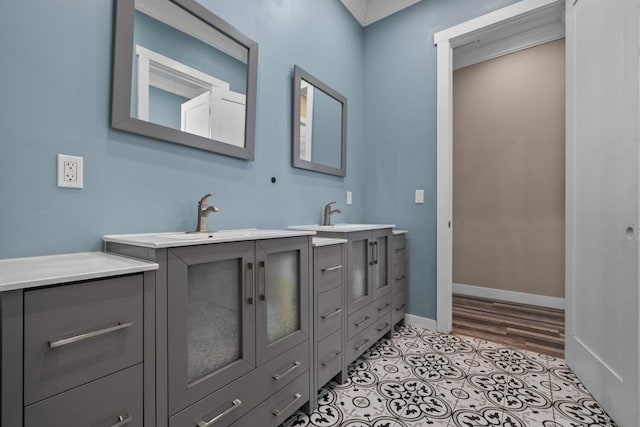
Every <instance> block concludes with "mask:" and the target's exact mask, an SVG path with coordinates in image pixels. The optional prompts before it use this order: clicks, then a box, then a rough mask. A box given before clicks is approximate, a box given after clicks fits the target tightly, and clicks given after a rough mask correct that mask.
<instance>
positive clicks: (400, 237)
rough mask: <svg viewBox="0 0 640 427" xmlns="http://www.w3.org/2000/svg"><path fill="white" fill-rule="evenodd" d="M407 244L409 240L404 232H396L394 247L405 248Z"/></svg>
mask: <svg viewBox="0 0 640 427" xmlns="http://www.w3.org/2000/svg"><path fill="white" fill-rule="evenodd" d="M406 246H407V241H406V239H405V238H404V234H396V235H394V236H393V248H394V249H404V248H405V247H406Z"/></svg>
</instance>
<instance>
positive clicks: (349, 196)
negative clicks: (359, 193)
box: [347, 191, 353, 205]
mask: <svg viewBox="0 0 640 427" xmlns="http://www.w3.org/2000/svg"><path fill="white" fill-rule="evenodd" d="M352 203H353V197H352V194H351V191H347V204H348V205H350V204H352Z"/></svg>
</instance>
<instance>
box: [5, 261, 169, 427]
mask: <svg viewBox="0 0 640 427" xmlns="http://www.w3.org/2000/svg"><path fill="white" fill-rule="evenodd" d="M157 269H158V264H156V263H153V262H146V261H139V260H133V259H129V258H125V257H121V256H115V255H109V254H105V253H100V252H95V253H93V252H91V253H79V254H67V255H53V256H44V257H33V258H18V259H8V260H0V271H2V275H1V276H0V308H1V311H2V320H1V333H2V344H1V345H2V347H1V348H2V371H1V372H2V376H1V378H2V379H1V384H2V408H1V414H2V415H1V417H2V420H1V425H3V426H15V427H19V426H26V427H41V426H45V425H46V426H52V427H85V426H90V425H91V426H93V425H98V424H100V425H109V426H125V425H126V426H127V427H133V426H144V427H152V426H154V425H155V414H154V412H153V407H154V405H155V402H154V401H155V396H154V393H153V390H154V388H155V345H154V334H153V331H154V315H155V314H154V312H155V309H154V304H155V298H154V276H155V270H157Z"/></svg>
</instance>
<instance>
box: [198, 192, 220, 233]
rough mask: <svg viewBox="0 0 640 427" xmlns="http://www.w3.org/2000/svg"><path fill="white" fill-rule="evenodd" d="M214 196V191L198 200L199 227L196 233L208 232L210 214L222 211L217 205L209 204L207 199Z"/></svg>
mask: <svg viewBox="0 0 640 427" xmlns="http://www.w3.org/2000/svg"><path fill="white" fill-rule="evenodd" d="M211 196H213V194H212V193H209V194H205V195H204V197H203V198H202V199H200V201H199V202H198V227H197V228H196V233H206V232H208V231H209V214H210V213H211V212H220V208H219V207H217V206H213V205H211V206H209V203H207V199H208V198H209V197H211Z"/></svg>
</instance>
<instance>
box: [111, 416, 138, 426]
mask: <svg viewBox="0 0 640 427" xmlns="http://www.w3.org/2000/svg"><path fill="white" fill-rule="evenodd" d="M131 421H133V416H132V415H131V414H125V415H120V416H119V417H118V422H117V423H115V424H112V425H111V427H120V426H123V425H125V424H129V423H130V422H131Z"/></svg>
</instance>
